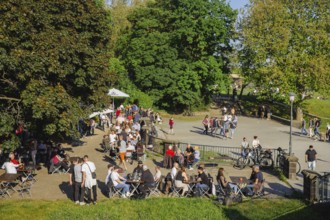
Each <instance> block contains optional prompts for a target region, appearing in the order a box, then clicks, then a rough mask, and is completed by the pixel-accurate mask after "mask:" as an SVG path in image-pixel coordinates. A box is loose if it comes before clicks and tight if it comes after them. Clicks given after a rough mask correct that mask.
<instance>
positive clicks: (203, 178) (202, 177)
mask: <svg viewBox="0 0 330 220" xmlns="http://www.w3.org/2000/svg"><path fill="white" fill-rule="evenodd" d="M197 172H198V178H197V181H198V183H197V184H196V191H195V194H196V196H201V195H202V189H203V190H205V189H208V188H209V178H208V177H207V175H206V174H205V172H204V168H203V167H198V171H197Z"/></svg>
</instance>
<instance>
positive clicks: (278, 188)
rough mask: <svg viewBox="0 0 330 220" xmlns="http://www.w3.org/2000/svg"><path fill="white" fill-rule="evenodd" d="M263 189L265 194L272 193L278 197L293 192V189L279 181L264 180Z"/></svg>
mask: <svg viewBox="0 0 330 220" xmlns="http://www.w3.org/2000/svg"><path fill="white" fill-rule="evenodd" d="M264 189H265V192H266V193H267V194H272V195H276V196H280V197H285V196H289V195H291V194H292V193H293V189H291V188H289V187H287V186H285V185H282V184H279V183H268V182H266V183H265V188H264Z"/></svg>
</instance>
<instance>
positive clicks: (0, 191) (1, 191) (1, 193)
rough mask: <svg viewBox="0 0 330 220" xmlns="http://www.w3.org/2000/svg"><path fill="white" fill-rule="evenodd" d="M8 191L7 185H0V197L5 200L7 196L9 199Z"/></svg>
mask: <svg viewBox="0 0 330 220" xmlns="http://www.w3.org/2000/svg"><path fill="white" fill-rule="evenodd" d="M9 190H10V186H9V185H8V183H3V184H1V185H0V197H2V198H5V197H6V196H8V197H9V198H10V197H11V196H10V194H9V192H8V191H9Z"/></svg>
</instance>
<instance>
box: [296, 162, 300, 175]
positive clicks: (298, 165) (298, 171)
mask: <svg viewBox="0 0 330 220" xmlns="http://www.w3.org/2000/svg"><path fill="white" fill-rule="evenodd" d="M300 170H301V165H300V163H299V161H297V173H296V174H299V173H300Z"/></svg>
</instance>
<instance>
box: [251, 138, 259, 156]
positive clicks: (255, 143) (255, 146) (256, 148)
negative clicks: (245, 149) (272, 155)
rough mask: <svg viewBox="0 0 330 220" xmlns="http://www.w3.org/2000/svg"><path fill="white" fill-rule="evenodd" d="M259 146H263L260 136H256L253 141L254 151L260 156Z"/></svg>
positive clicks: (255, 154) (254, 153)
mask: <svg viewBox="0 0 330 220" xmlns="http://www.w3.org/2000/svg"><path fill="white" fill-rule="evenodd" d="M258 148H261V145H260V141H259V139H258V136H254V137H253V141H252V151H253V155H254V156H258V155H257V152H258Z"/></svg>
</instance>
